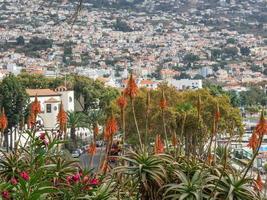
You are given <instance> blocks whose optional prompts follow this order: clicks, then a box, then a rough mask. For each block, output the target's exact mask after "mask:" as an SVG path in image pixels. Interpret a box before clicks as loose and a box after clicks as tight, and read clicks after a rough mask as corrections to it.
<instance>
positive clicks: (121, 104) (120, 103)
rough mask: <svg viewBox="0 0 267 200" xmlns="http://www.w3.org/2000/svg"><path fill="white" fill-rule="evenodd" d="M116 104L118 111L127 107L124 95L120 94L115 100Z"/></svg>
mask: <svg viewBox="0 0 267 200" xmlns="http://www.w3.org/2000/svg"><path fill="white" fill-rule="evenodd" d="M117 104H118V106H119V107H120V109H124V108H125V107H126V105H127V100H126V98H125V96H124V94H122V95H121V96H120V97H119V98H118V99H117Z"/></svg>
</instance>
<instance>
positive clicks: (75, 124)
mask: <svg viewBox="0 0 267 200" xmlns="http://www.w3.org/2000/svg"><path fill="white" fill-rule="evenodd" d="M85 118H86V115H85V114H83V113H80V112H68V125H67V126H68V128H70V137H71V140H72V141H73V144H74V148H77V147H78V146H77V136H76V128H84V127H87V124H86V123H85Z"/></svg>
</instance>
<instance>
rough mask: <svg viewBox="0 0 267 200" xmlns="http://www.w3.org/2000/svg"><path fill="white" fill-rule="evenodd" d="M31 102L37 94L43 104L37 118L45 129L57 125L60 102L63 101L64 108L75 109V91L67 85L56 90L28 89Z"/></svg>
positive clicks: (66, 109) (67, 109)
mask: <svg viewBox="0 0 267 200" xmlns="http://www.w3.org/2000/svg"><path fill="white" fill-rule="evenodd" d="M26 92H27V93H28V95H29V97H30V102H33V101H34V98H35V95H37V98H38V101H39V102H40V104H41V113H40V114H39V115H38V118H37V120H38V121H39V122H40V124H42V125H43V126H44V128H45V129H53V128H56V127H57V115H58V112H59V106H60V103H61V102H62V103H63V107H64V110H65V111H66V112H67V111H74V91H69V90H67V89H66V88H65V87H62V86H61V87H58V88H57V89H56V90H55V91H53V90H51V89H27V90H26Z"/></svg>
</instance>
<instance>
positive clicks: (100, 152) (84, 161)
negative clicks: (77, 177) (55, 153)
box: [79, 147, 105, 169]
mask: <svg viewBox="0 0 267 200" xmlns="http://www.w3.org/2000/svg"><path fill="white" fill-rule="evenodd" d="M103 156H105V148H104V147H102V148H101V147H97V148H96V154H95V155H94V157H93V162H92V167H90V156H89V155H88V153H87V152H85V153H83V154H82V155H81V156H80V157H79V159H80V163H81V166H82V168H84V169H90V168H94V169H96V168H98V166H99V162H100V161H101V160H102V158H103ZM100 158H101V160H100Z"/></svg>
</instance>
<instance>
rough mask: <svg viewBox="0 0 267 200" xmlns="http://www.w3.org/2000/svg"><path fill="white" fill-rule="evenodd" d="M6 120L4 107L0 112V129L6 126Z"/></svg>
mask: <svg viewBox="0 0 267 200" xmlns="http://www.w3.org/2000/svg"><path fill="white" fill-rule="evenodd" d="M7 124H8V120H7V116H6V113H5V109H4V108H3V109H2V113H1V115H0V129H1V131H4V130H5V129H6V128H7Z"/></svg>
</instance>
